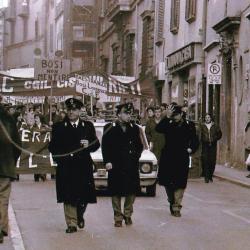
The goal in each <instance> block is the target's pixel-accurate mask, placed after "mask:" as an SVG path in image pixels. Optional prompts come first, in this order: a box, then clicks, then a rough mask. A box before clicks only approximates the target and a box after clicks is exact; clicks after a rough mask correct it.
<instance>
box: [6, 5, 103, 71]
mask: <svg viewBox="0 0 250 250" xmlns="http://www.w3.org/2000/svg"><path fill="white" fill-rule="evenodd" d="M98 3H99V1H96V0H36V1H31V0H9V5H8V8H7V9H6V15H5V21H6V27H5V28H6V35H5V51H4V54H5V69H8V68H20V67H33V65H34V56H35V55H34V51H35V50H36V53H37V56H40V57H45V58H54V56H55V52H56V51H58V50H61V51H63V56H64V57H65V58H68V59H71V71H79V70H83V69H86V68H89V67H94V65H95V59H96V44H97V20H98V17H97V16H98V15H97V14H96V9H97V8H96V6H97V5H98Z"/></svg>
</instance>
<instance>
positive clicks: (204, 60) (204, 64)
mask: <svg viewBox="0 0 250 250" xmlns="http://www.w3.org/2000/svg"><path fill="white" fill-rule="evenodd" d="M202 32H203V36H202V48H204V47H205V46H206V42H207V41H206V40H207V0H203V15H202ZM205 53H206V52H205V51H204V49H203V50H202V81H203V84H205V85H206V112H208V97H209V95H208V85H207V83H206V81H205V73H206V69H205V66H206V55H205ZM204 89H205V88H203V90H204ZM202 92H203V91H202ZM202 110H204V109H203V108H202ZM202 113H203V112H202ZM203 115H204V114H202V116H203Z"/></svg>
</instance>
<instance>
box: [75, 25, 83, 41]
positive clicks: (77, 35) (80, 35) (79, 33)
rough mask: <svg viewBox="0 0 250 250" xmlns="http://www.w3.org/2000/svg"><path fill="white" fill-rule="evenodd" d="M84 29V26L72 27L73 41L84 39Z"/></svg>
mask: <svg viewBox="0 0 250 250" xmlns="http://www.w3.org/2000/svg"><path fill="white" fill-rule="evenodd" d="M85 30H86V28H85V24H82V25H81V26H73V39H74V40H79V39H82V38H83V37H85V34H86V31H85Z"/></svg>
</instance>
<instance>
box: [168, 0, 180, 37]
mask: <svg viewBox="0 0 250 250" xmlns="http://www.w3.org/2000/svg"><path fill="white" fill-rule="evenodd" d="M179 23H180V0H171V20H170V31H171V32H172V33H174V34H176V33H178V29H179Z"/></svg>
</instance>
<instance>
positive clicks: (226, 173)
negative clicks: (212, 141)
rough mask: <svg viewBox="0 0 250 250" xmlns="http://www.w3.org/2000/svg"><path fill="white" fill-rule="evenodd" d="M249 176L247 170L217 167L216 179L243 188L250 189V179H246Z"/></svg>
mask: <svg viewBox="0 0 250 250" xmlns="http://www.w3.org/2000/svg"><path fill="white" fill-rule="evenodd" d="M248 174H250V172H249V171H247V170H241V169H236V168H232V167H228V166H224V165H216V169H215V173H214V177H216V178H218V179H220V180H225V181H228V182H231V183H234V184H237V185H240V186H242V187H246V188H250V178H246V176H247V175H248Z"/></svg>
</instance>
